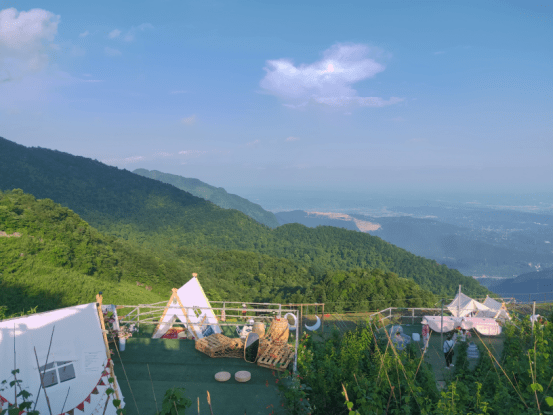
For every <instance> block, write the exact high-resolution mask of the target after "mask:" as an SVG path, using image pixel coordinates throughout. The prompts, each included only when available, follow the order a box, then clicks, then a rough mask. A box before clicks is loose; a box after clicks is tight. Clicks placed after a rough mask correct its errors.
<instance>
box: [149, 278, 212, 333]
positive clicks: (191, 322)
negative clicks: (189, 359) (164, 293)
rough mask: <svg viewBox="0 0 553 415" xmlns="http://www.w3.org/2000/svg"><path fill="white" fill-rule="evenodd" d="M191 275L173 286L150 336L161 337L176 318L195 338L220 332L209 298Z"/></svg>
mask: <svg viewBox="0 0 553 415" xmlns="http://www.w3.org/2000/svg"><path fill="white" fill-rule="evenodd" d="M192 275H193V277H192V279H190V281H188V282H187V283H186V284H184V285H183V286H182V287H180V288H179V289H178V290H177V289H176V288H173V294H172V295H171V298H170V299H169V302H168V303H167V306H166V307H165V311H164V312H163V314H162V316H161V318H160V320H159V323H158V325H157V326H156V329H155V330H154V334H153V335H152V338H154V339H159V338H161V337H162V336H163V335H164V334H165V333H167V331H168V330H169V329H170V328H171V327H172V326H173V323H175V321H176V320H179V321H180V322H181V323H183V324H185V325H186V328H187V329H188V331H189V332H190V333H191V334H192V335H193V336H194V337H195V338H196V339H202V338H204V337H207V336H209V335H210V334H213V333H221V332H222V331H221V327H220V326H219V323H218V322H217V317H216V316H215V313H213V310H212V309H211V305H210V304H209V300H208V299H207V297H206V296H205V293H204V290H203V288H202V286H201V285H200V282H199V281H198V279H197V278H196V274H192Z"/></svg>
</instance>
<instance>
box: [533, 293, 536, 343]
mask: <svg viewBox="0 0 553 415" xmlns="http://www.w3.org/2000/svg"><path fill="white" fill-rule="evenodd" d="M535 316H536V302H535V301H534V304H533V305H532V336H533V335H534V320H535V319H536V317H535Z"/></svg>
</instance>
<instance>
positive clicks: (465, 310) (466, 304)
mask: <svg viewBox="0 0 553 415" xmlns="http://www.w3.org/2000/svg"><path fill="white" fill-rule="evenodd" d="M447 309H448V310H449V311H450V313H451V314H452V315H453V316H454V317H466V316H469V315H470V314H471V313H477V312H479V311H485V310H488V307H487V306H485V305H484V304H482V303H480V302H478V301H476V300H474V299H472V298H470V297H469V296H468V295H465V294H463V293H459V294H457V295H456V296H455V299H454V300H453V301H452V302H451V303H450V304H448V305H447Z"/></svg>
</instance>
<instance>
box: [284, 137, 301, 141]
mask: <svg viewBox="0 0 553 415" xmlns="http://www.w3.org/2000/svg"><path fill="white" fill-rule="evenodd" d="M297 140H299V138H298V137H292V136H290V137H288V138H287V139H286V141H297Z"/></svg>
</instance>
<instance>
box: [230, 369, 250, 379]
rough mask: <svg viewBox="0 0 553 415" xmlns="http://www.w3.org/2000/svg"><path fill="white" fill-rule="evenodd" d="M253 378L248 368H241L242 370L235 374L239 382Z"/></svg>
mask: <svg viewBox="0 0 553 415" xmlns="http://www.w3.org/2000/svg"><path fill="white" fill-rule="evenodd" d="M251 378H252V374H251V373H250V372H248V371H247V370H241V371H240V372H236V374H235V375H234V379H236V381H237V382H247V381H248V380H250V379H251Z"/></svg>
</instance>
